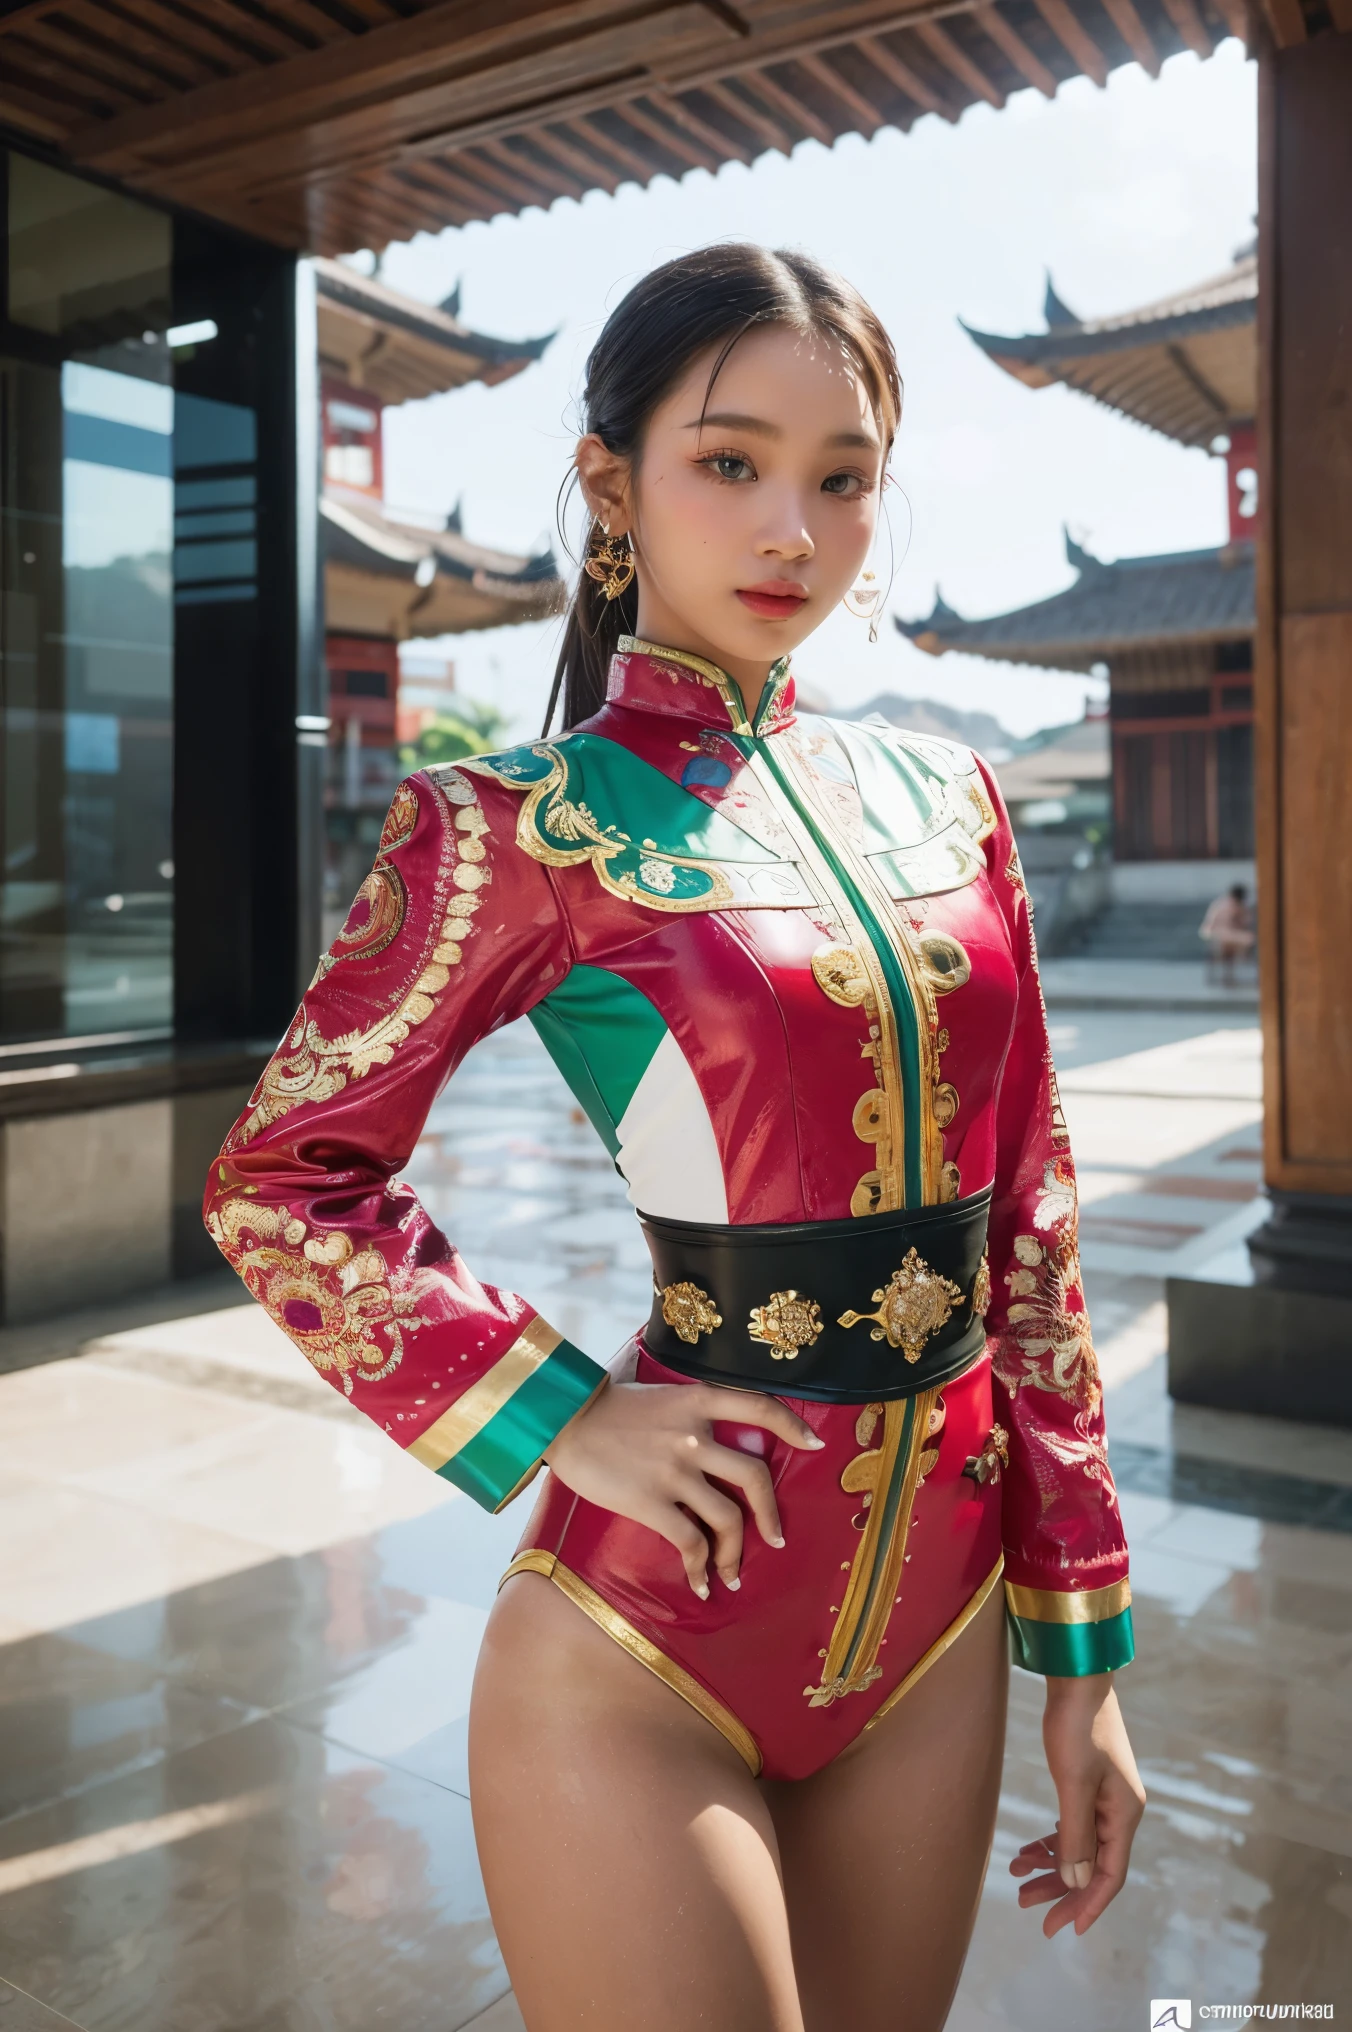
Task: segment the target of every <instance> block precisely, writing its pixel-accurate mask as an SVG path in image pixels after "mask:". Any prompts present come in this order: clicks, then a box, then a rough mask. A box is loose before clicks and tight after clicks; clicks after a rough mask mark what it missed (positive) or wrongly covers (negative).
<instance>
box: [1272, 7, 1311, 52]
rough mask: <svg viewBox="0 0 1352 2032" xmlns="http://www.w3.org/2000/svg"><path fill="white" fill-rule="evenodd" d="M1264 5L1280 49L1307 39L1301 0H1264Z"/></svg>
mask: <svg viewBox="0 0 1352 2032" xmlns="http://www.w3.org/2000/svg"><path fill="white" fill-rule="evenodd" d="M1262 7H1263V12H1264V14H1265V15H1266V16H1267V19H1268V26H1269V27H1270V28H1271V30H1272V33H1273V36H1274V37H1275V38H1276V43H1277V47H1278V49H1291V48H1293V47H1294V45H1295V44H1296V43H1298V42H1304V41H1305V39H1306V34H1307V30H1306V27H1305V15H1304V13H1303V11H1302V9H1301V4H1300V0H1262Z"/></svg>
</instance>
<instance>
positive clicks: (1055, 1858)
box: [1009, 1672, 1145, 1940]
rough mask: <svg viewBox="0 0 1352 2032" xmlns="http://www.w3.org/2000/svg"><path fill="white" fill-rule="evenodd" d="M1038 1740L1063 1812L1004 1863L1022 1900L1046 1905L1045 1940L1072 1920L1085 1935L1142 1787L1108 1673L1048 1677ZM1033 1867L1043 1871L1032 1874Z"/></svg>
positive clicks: (1139, 1806)
mask: <svg viewBox="0 0 1352 2032" xmlns="http://www.w3.org/2000/svg"><path fill="white" fill-rule="evenodd" d="M1042 1742H1043V1747H1044V1749H1045V1750H1046V1753H1047V1769H1048V1770H1049V1771H1050V1772H1051V1775H1052V1782H1053V1784H1054V1785H1055V1786H1056V1797H1057V1802H1058V1804H1059V1806H1060V1808H1061V1815H1060V1818H1059V1820H1058V1821H1057V1823H1056V1832H1055V1833H1054V1834H1049V1835H1044V1836H1043V1837H1042V1839H1041V1840H1040V1841H1032V1842H1025V1843H1024V1845H1023V1847H1022V1848H1021V1849H1020V1850H1019V1853H1018V1854H1017V1855H1016V1856H1015V1858H1014V1860H1013V1862H1012V1863H1011V1864H1010V1866H1009V1869H1010V1874H1011V1876H1015V1877H1028V1878H1029V1881H1028V1882H1027V1883H1026V1884H1020V1886H1019V1903H1020V1905H1022V1906H1024V1907H1029V1906H1033V1905H1047V1904H1051V1907H1052V1909H1051V1911H1050V1912H1049V1913H1048V1914H1047V1916H1046V1918H1045V1919H1044V1920H1043V1922H1042V1931H1043V1932H1044V1933H1045V1934H1046V1936H1047V1938H1048V1939H1049V1940H1050V1939H1051V1936H1052V1935H1053V1934H1054V1933H1057V1932H1059V1931H1060V1929H1061V1928H1062V1927H1063V1926H1068V1925H1070V1924H1071V1923H1072V1922H1073V1923H1074V1927H1075V1931H1076V1932H1077V1933H1084V1932H1085V1931H1086V1930H1087V1929H1088V1928H1089V1927H1091V1926H1092V1925H1093V1923H1094V1921H1095V1920H1096V1919H1097V1918H1098V1916H1099V1914H1100V1913H1101V1912H1102V1911H1103V1910H1104V1908H1105V1907H1106V1906H1108V1905H1110V1904H1111V1903H1112V1901H1113V1899H1114V1898H1115V1897H1116V1896H1117V1894H1118V1892H1119V1891H1120V1890H1121V1889H1122V1886H1123V1884H1124V1883H1125V1882H1126V1877H1127V1864H1128V1862H1129V1861H1130V1859H1131V1844H1132V1841H1133V1840H1134V1838H1135V1834H1136V1829H1137V1827H1138V1825H1139V1824H1140V1819H1141V1815H1142V1813H1144V1811H1145V1787H1144V1786H1143V1785H1142V1783H1141V1775H1140V1772H1139V1771H1138V1770H1137V1769H1136V1759H1135V1757H1134V1756H1133V1755H1132V1750H1131V1744H1130V1743H1129V1742H1128V1740H1127V1731H1126V1725H1125V1723H1124V1722H1123V1720H1122V1710H1121V1709H1120V1708H1119V1707H1118V1704H1117V1694H1116V1692H1115V1691H1114V1689H1113V1676H1112V1674H1111V1672H1095V1673H1089V1674H1087V1675H1086V1676H1085V1677H1084V1678H1083V1679H1056V1678H1050V1677H1049V1678H1048V1680H1047V1706H1046V1709H1045V1711H1044V1713H1043V1717H1042ZM1034 1870H1042V1871H1046V1872H1049V1874H1047V1875H1043V1876H1030V1872H1031V1871H1034ZM1053 1900H1055V1902H1054V1903H1052V1901H1053Z"/></svg>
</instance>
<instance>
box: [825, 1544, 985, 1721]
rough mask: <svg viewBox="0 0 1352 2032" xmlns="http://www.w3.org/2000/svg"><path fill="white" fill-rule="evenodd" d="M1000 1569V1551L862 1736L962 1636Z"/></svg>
mask: <svg viewBox="0 0 1352 2032" xmlns="http://www.w3.org/2000/svg"><path fill="white" fill-rule="evenodd" d="M1004 1570H1005V1555H1004V1553H1003V1552H1002V1553H1001V1554H1000V1557H999V1558H998V1559H997V1560H996V1562H995V1564H994V1566H993V1567H992V1568H991V1570H990V1572H989V1573H988V1574H987V1575H986V1578H985V1579H984V1580H983V1581H982V1583H981V1585H980V1587H979V1588H978V1589H977V1591H976V1593H975V1594H974V1595H973V1596H972V1599H971V1600H970V1601H969V1602H968V1603H967V1605H966V1607H965V1608H962V1609H959V1611H958V1613H957V1615H956V1616H954V1618H953V1620H952V1622H951V1623H950V1624H949V1626H948V1628H947V1629H946V1630H944V1631H943V1632H942V1633H941V1634H940V1635H939V1636H938V1637H936V1638H935V1640H934V1642H933V1643H932V1644H931V1645H930V1647H929V1650H928V1651H925V1652H923V1653H922V1654H921V1656H920V1657H919V1658H917V1660H916V1662H915V1664H914V1665H913V1666H912V1667H911V1669H910V1671H909V1672H908V1673H907V1675H906V1677H905V1678H904V1679H903V1680H902V1682H901V1685H900V1686H894V1687H893V1689H892V1691H891V1693H889V1694H888V1696H887V1699H886V1700H885V1701H884V1702H883V1704H882V1706H881V1707H880V1708H879V1709H878V1712H877V1714H876V1715H872V1716H870V1718H869V1720H868V1721H866V1722H865V1723H864V1726H863V1729H862V1730H861V1731H860V1733H861V1734H862V1735H867V1734H868V1732H869V1730H870V1729H876V1728H877V1726H878V1724H879V1722H880V1721H881V1720H882V1718H883V1716H884V1715H886V1714H891V1712H892V1710H893V1708H894V1707H895V1706H896V1705H897V1702H898V1701H899V1700H900V1699H901V1697H902V1695H903V1694H906V1693H909V1692H910V1690H911V1688H912V1687H913V1686H914V1685H915V1683H916V1681H917V1679H921V1678H923V1677H924V1675H925V1673H927V1672H928V1671H929V1669H930V1667H931V1665H933V1663H934V1661H935V1659H936V1658H942V1657H943V1655H944V1653H945V1651H947V1649H948V1647H949V1645H950V1644H954V1643H956V1642H957V1639H958V1638H959V1637H960V1636H961V1635H962V1633H963V1631H964V1630H965V1629H966V1628H967V1625H968V1624H969V1623H970V1622H971V1620H972V1618H973V1616H975V1615H976V1614H977V1613H978V1612H979V1611H980V1610H981V1609H983V1608H984V1607H985V1605H986V1601H987V1599H988V1597H989V1595H990V1592H991V1589H992V1588H993V1587H994V1586H995V1583H996V1582H997V1581H998V1580H999V1578H1000V1575H1001V1574H1002V1573H1003V1572H1004Z"/></svg>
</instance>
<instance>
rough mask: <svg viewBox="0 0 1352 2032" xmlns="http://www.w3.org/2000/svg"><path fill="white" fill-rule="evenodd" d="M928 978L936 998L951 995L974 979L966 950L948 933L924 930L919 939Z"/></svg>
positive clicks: (918, 942)
mask: <svg viewBox="0 0 1352 2032" xmlns="http://www.w3.org/2000/svg"><path fill="white" fill-rule="evenodd" d="M916 945H917V946H918V947H919V949H920V957H921V960H922V961H923V963H924V967H925V977H926V980H927V981H928V983H929V986H930V987H931V988H932V989H933V990H934V993H935V994H936V995H951V994H952V993H953V990H954V989H955V988H965V987H966V985H967V983H968V982H969V981H970V980H971V978H972V962H971V960H970V959H969V958H968V957H967V952H966V948H965V947H964V946H962V945H960V944H959V943H958V941H957V939H955V938H953V937H952V936H951V935H950V934H949V933H948V932H946V931H922V932H921V933H920V934H919V936H918V937H917V939H916Z"/></svg>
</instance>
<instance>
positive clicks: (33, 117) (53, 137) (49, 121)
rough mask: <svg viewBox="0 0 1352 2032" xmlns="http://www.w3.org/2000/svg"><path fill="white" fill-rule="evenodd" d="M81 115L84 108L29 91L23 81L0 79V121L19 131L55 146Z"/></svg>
mask: <svg viewBox="0 0 1352 2032" xmlns="http://www.w3.org/2000/svg"><path fill="white" fill-rule="evenodd" d="M82 115H83V116H84V117H87V116H88V109H87V108H86V107H75V106H70V105H65V106H63V105H60V104H59V103H58V102H57V100H55V99H49V98H48V97H47V96H46V94H45V93H43V92H35V91H32V90H30V88H29V87H28V86H27V85H26V84H24V85H20V84H11V82H10V80H9V79H8V78H3V79H0V120H4V121H7V122H8V123H9V125H10V126H11V127H15V128H17V129H18V130H19V132H20V133H21V134H34V135H36V136H37V138H38V139H39V140H40V141H53V142H55V143H56V144H57V146H58V147H59V146H60V145H61V143H62V142H64V141H65V140H66V139H67V138H68V136H69V134H70V132H71V129H72V127H73V126H74V124H75V122H76V121H77V120H78V119H80V118H81V116H82Z"/></svg>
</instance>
